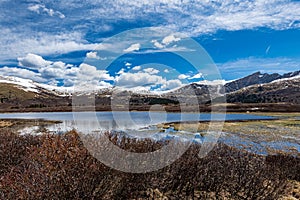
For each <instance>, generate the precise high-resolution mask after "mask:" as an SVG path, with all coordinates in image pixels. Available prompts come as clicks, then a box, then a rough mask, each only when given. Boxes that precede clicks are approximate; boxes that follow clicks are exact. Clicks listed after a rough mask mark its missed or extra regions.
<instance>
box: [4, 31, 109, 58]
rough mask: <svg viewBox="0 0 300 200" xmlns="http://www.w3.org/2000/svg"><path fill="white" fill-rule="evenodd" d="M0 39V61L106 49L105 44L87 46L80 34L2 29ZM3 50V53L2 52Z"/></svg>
mask: <svg viewBox="0 0 300 200" xmlns="http://www.w3.org/2000/svg"><path fill="white" fill-rule="evenodd" d="M1 33H2V34H1V37H0V46H1V49H3V50H2V51H1V54H0V60H6V59H16V57H24V56H25V55H26V54H29V53H33V54H38V55H49V54H54V53H55V54H64V53H68V52H73V51H80V50H92V49H96V48H99V49H101V48H106V46H105V44H89V43H88V42H87V41H85V40H83V39H82V37H83V36H82V33H79V32H73V33H67V34H66V33H57V34H53V35H52V34H51V33H44V32H41V33H39V34H36V33H32V32H26V31H25V32H24V33H22V32H15V31H14V30H11V29H2V30H1ZM4 49H5V51H4Z"/></svg>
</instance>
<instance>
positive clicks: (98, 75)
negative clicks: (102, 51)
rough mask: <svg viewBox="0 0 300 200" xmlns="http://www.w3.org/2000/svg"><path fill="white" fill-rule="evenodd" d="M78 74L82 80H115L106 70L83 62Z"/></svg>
mask: <svg viewBox="0 0 300 200" xmlns="http://www.w3.org/2000/svg"><path fill="white" fill-rule="evenodd" d="M78 76H79V77H80V80H86V81H89V80H99V81H109V80H114V78H113V77H111V76H110V75H109V74H108V72H107V71H106V70H97V68H96V67H95V66H92V65H88V64H86V63H82V64H81V65H80V66H79V72H78Z"/></svg>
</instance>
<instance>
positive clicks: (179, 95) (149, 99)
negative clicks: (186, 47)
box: [0, 71, 300, 111]
mask: <svg viewBox="0 0 300 200" xmlns="http://www.w3.org/2000/svg"><path fill="white" fill-rule="evenodd" d="M0 89H1V90H0V91H1V92H0V100H1V101H0V109H2V110H4V111H7V110H11V109H15V110H16V111H19V110H20V109H21V110H22V109H23V110H24V111H26V110H28V109H32V108H34V109H36V108H40V109H44V110H51V111H54V110H63V111H66V110H68V111H70V110H72V96H74V95H79V96H81V95H83V96H84V95H87V94H92V93H94V94H95V101H96V109H98V110H109V109H111V101H112V99H114V100H116V99H117V101H116V102H117V104H118V106H120V107H122V106H121V105H124V104H126V102H125V101H128V97H129V101H130V102H129V104H130V106H133V107H134V108H133V109H137V110H140V109H147V106H151V105H154V104H161V105H165V106H166V105H169V106H172V105H178V104H179V102H180V103H182V102H185V103H186V105H191V106H195V105H198V104H199V105H209V104H210V102H211V101H212V100H213V99H218V98H223V100H224V96H225V95H226V97H227V102H228V103H253V104H255V103H289V104H300V71H296V72H292V73H287V74H284V75H279V74H261V73H260V72H257V73H254V74H252V75H249V76H247V77H244V78H242V79H239V80H235V81H232V82H228V83H225V82H224V81H213V82H198V83H191V84H187V85H185V86H183V87H180V88H176V89H173V90H170V91H166V92H160V93H151V92H149V91H145V90H143V89H142V88H140V89H126V88H121V87H112V88H106V87H103V86H102V87H91V88H85V87H82V90H80V88H79V90H78V88H75V89H74V87H58V86H51V85H46V84H39V83H35V82H33V81H32V80H28V79H21V78H17V77H0ZM74 91H76V92H74ZM195 99H196V100H195ZM116 102H115V103H116ZM127 103H128V102H127ZM224 103H225V102H224Z"/></svg>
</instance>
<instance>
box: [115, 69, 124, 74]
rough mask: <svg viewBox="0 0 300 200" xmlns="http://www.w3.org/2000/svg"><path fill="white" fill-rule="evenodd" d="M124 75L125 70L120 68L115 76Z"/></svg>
mask: <svg viewBox="0 0 300 200" xmlns="http://www.w3.org/2000/svg"><path fill="white" fill-rule="evenodd" d="M124 73H125V69H124V68H122V69H120V71H118V72H117V75H121V74H124Z"/></svg>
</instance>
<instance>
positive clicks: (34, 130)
mask: <svg viewBox="0 0 300 200" xmlns="http://www.w3.org/2000/svg"><path fill="white" fill-rule="evenodd" d="M0 119H44V120H59V121H61V122H62V123H60V124H54V125H49V126H47V127H46V129H47V130H48V131H49V132H52V133H55V134H57V133H58V134H62V133H65V132H66V131H70V130H72V129H76V130H78V131H80V132H82V133H95V132H99V131H102V130H117V131H121V132H124V133H126V134H127V136H129V137H136V138H152V139H155V140H161V139H170V138H178V139H184V140H186V139H188V140H192V141H196V142H201V140H203V138H199V135H197V134H194V133H188V132H180V131H174V130H166V131H165V132H163V133H161V132H159V131H158V129H157V127H156V126H155V125H156V124H160V123H168V122H180V121H184V122H186V121H190V122H193V121H210V120H214V121H220V122H222V121H224V120H227V121H236V120H268V119H274V117H270V116H260V115H254V114H232V113H229V114H222V113H216V114H210V113H164V112H49V113H7V114H0ZM19 132H20V133H21V134H40V127H37V126H36V127H27V128H25V129H22V130H20V131H19ZM219 136H220V138H219V141H220V142H224V143H226V144H228V145H230V146H235V147H238V148H243V149H246V150H248V151H250V152H255V153H258V154H268V153H267V152H268V150H267V149H270V148H271V149H275V150H276V149H281V150H283V151H286V152H289V151H290V149H291V148H294V149H296V150H297V151H298V152H299V151H300V144H299V143H300V141H299V138H298V137H297V136H296V137H292V136H291V137H290V136H288V135H277V136H276V135H264V134H260V135H253V134H246V133H245V134H243V133H240V134H231V133H224V132H221V133H220V135H219ZM275 136H276V137H275ZM197 137H198V138H197Z"/></svg>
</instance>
